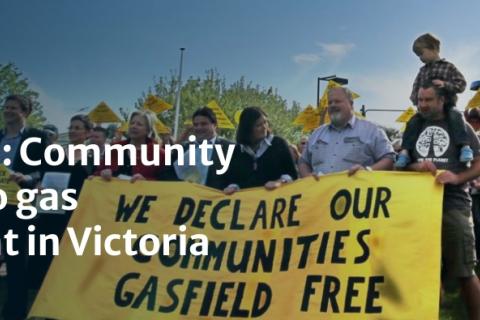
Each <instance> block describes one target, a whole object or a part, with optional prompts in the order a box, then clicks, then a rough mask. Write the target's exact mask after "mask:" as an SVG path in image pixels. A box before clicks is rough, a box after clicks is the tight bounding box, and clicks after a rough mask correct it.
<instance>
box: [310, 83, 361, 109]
mask: <svg viewBox="0 0 480 320" xmlns="http://www.w3.org/2000/svg"><path fill="white" fill-rule="evenodd" d="M341 86H342V85H341V84H339V83H337V82H335V81H333V80H330V81H328V84H327V87H326V88H325V90H323V95H322V98H321V99H320V105H319V106H318V107H319V108H326V107H328V91H329V90H330V89H332V88H338V87H341ZM351 92H352V99H353V100H355V99H357V98H360V95H359V94H358V93H355V92H353V91H351Z"/></svg>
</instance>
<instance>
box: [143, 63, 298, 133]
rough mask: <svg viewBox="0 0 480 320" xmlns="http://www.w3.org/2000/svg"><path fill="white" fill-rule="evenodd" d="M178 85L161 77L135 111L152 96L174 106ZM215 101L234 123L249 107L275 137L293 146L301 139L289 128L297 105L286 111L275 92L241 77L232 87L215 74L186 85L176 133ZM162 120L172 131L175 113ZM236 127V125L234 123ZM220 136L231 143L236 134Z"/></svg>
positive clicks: (215, 72) (225, 130)
mask: <svg viewBox="0 0 480 320" xmlns="http://www.w3.org/2000/svg"><path fill="white" fill-rule="evenodd" d="M177 85H178V81H177V77H176V75H174V74H173V73H172V74H170V76H169V77H168V78H167V77H160V78H159V79H158V80H157V81H156V82H155V83H154V86H153V89H152V88H149V89H148V91H147V92H145V93H143V95H142V97H141V98H139V99H138V101H137V103H136V105H135V107H136V108H140V107H141V106H142V105H143V102H144V101H145V98H146V97H147V95H148V94H154V95H157V96H158V97H160V98H161V99H163V100H165V101H166V102H168V103H171V104H172V105H173V104H174V103H175V96H176V89H177ZM211 100H216V101H217V102H218V104H219V105H220V107H221V108H222V109H223V111H224V112H225V114H226V115H227V116H228V118H229V119H230V120H231V121H232V122H234V114H235V112H237V111H238V110H241V109H244V108H245V107H248V106H259V107H261V108H262V109H263V110H264V111H265V112H266V113H267V115H268V118H269V121H270V124H271V127H272V129H273V132H274V134H276V135H279V136H282V137H284V138H285V139H287V140H289V141H292V142H296V141H297V140H298V139H299V138H300V136H301V129H300V128H299V127H296V126H294V125H293V124H292V122H293V119H294V118H295V117H296V116H297V114H298V113H299V111H300V105H299V104H298V103H296V102H293V103H292V106H291V107H289V106H288V105H287V102H286V100H285V99H283V98H282V97H281V96H280V95H279V94H278V92H277V91H276V90H273V89H272V88H268V89H263V88H261V87H260V86H259V85H253V84H252V83H251V82H247V81H246V80H245V78H244V77H241V78H240V79H239V80H238V81H235V82H234V83H232V84H231V85H229V86H228V85H227V84H226V80H225V78H223V77H221V76H220V75H219V73H218V72H217V71H216V70H214V69H211V70H208V71H207V72H206V74H205V77H204V78H200V77H198V78H193V77H191V78H189V79H187V80H186V81H185V83H184V85H183V87H182V91H181V110H180V114H181V116H180V123H179V130H180V132H181V130H182V129H183V128H184V127H185V125H184V122H185V121H186V120H190V117H191V115H192V113H193V112H194V111H195V110H196V109H197V108H199V107H201V106H204V105H206V104H207V103H208V102H210V101H211ZM160 117H161V120H162V121H163V122H164V123H165V124H167V125H168V126H169V127H170V128H173V124H174V119H175V111H174V110H173V109H172V110H169V111H166V112H163V113H162V114H161V116H160ZM234 124H235V123H234ZM219 134H220V135H222V136H224V137H227V138H230V139H234V135H235V130H228V129H220V130H219Z"/></svg>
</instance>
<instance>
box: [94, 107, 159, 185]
mask: <svg viewBox="0 0 480 320" xmlns="http://www.w3.org/2000/svg"><path fill="white" fill-rule="evenodd" d="M155 117H156V116H155V114H153V113H152V112H150V111H148V110H137V111H134V112H132V114H131V115H130V119H129V121H128V131H127V137H128V138H127V139H126V140H122V141H119V142H117V144H120V145H127V144H132V145H134V146H135V149H136V164H135V165H131V161H130V159H125V164H124V165H119V164H118V155H116V154H115V153H113V154H112V164H111V165H110V166H105V165H104V166H101V167H100V168H99V170H97V172H96V174H97V175H100V176H101V177H102V178H103V179H104V180H107V181H109V180H110V179H111V178H112V177H123V178H125V177H129V178H130V180H131V181H132V182H134V181H136V180H157V179H158V177H159V175H160V173H161V172H162V170H164V168H165V165H164V163H165V151H164V150H163V149H162V148H160V149H157V150H160V163H161V165H160V166H153V165H152V166H147V165H144V164H142V161H141V158H140V157H141V154H140V149H141V146H142V145H147V159H152V158H154V154H153V153H154V152H156V151H155V149H156V148H154V145H155V144H159V143H160V139H159V138H158V134H157V131H156V129H155V121H156V118H155ZM127 155H128V153H127Z"/></svg>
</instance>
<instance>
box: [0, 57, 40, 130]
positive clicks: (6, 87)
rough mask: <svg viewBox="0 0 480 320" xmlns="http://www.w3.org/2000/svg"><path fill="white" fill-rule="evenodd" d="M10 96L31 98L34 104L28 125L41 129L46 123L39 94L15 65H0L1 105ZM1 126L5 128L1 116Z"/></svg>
mask: <svg viewBox="0 0 480 320" xmlns="http://www.w3.org/2000/svg"><path fill="white" fill-rule="evenodd" d="M10 94H21V95H25V96H27V97H29V98H30V99H31V100H32V103H33V112H32V113H31V114H30V117H28V120H27V123H28V125H29V126H31V127H40V126H41V125H43V123H44V122H45V120H46V119H45V117H44V116H43V111H42V108H43V106H42V105H41V104H40V102H38V96H39V94H38V93H37V92H35V91H34V90H32V89H31V88H29V83H28V79H27V78H25V77H23V75H22V73H21V72H20V71H19V70H18V68H17V67H16V66H15V65H14V64H13V63H9V64H6V65H2V64H0V103H3V102H4V101H5V98H6V97H7V96H8V95H10ZM0 126H2V127H3V119H1V114H0Z"/></svg>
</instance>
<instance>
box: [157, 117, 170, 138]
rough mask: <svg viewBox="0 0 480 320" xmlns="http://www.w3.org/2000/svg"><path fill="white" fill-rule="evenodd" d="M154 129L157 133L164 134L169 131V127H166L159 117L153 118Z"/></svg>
mask: <svg viewBox="0 0 480 320" xmlns="http://www.w3.org/2000/svg"><path fill="white" fill-rule="evenodd" d="M155 129H156V130H157V133H160V134H166V133H170V128H169V127H167V126H166V125H165V124H164V123H163V122H162V121H161V120H160V119H158V118H156V120H155Z"/></svg>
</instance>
